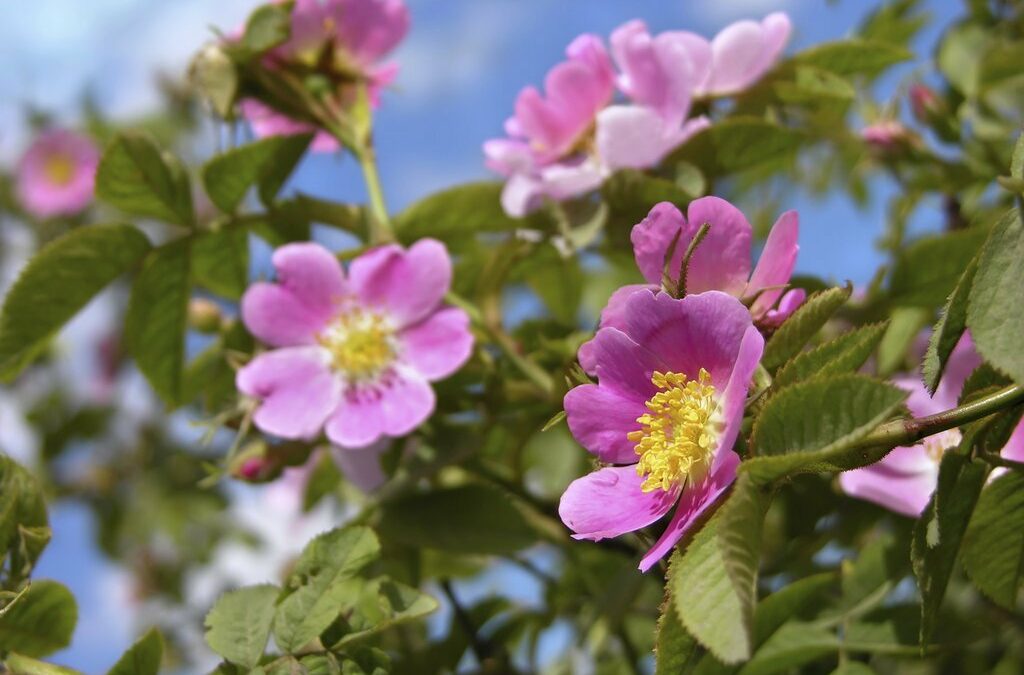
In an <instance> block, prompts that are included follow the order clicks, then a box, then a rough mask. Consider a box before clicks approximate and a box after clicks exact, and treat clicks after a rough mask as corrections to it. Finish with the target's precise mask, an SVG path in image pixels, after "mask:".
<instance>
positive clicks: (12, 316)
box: [0, 225, 149, 380]
mask: <svg viewBox="0 0 1024 675" xmlns="http://www.w3.org/2000/svg"><path fill="white" fill-rule="evenodd" d="M147 251H149V241H148V240H147V239H146V237H145V235H143V234H142V233H141V232H139V231H138V230H137V229H135V228H134V227H132V226H130V225H89V226H87V227H82V228H80V229H77V230H72V231H71V232H70V233H68V234H66V235H64V236H63V237H61V238H60V239H56V240H54V241H52V242H50V243H49V244H47V245H46V246H45V247H44V248H43V249H42V250H41V251H40V252H39V253H38V254H37V255H36V256H35V257H33V258H32V259H31V260H30V261H29V263H28V264H27V265H26V266H25V268H24V269H23V270H22V272H21V275H20V276H19V277H18V280H17V281H16V282H15V283H14V285H13V286H12V287H11V289H10V291H9V292H8V293H7V296H6V297H5V298H4V304H3V310H0V379H5V380H6V379H10V378H12V377H14V376H15V375H17V374H18V373H19V372H21V370H22V369H23V368H24V367H25V366H26V365H28V364H29V363H30V362H31V361H32V359H33V358H35V357H36V356H37V355H38V354H39V352H40V350H42V349H43V348H44V347H45V346H46V345H47V343H48V341H49V340H50V338H52V337H53V336H54V334H55V333H56V332H57V331H58V330H59V329H60V327H61V326H63V325H64V324H65V323H66V322H67V321H68V320H69V319H71V317H73V316H74V315H75V314H76V313H77V312H78V310H80V309H81V308H82V307H84V306H85V305H86V303H88V302H89V300H91V299H92V297H93V296H94V295H96V294H97V293H99V292H100V291H101V290H103V288H104V287H106V285H107V284H109V283H110V282H111V281H113V280H114V279H116V278H117V277H119V276H121V275H122V274H124V273H125V272H126V271H128V270H129V269H131V268H132V267H133V266H134V265H135V264H136V263H138V261H139V260H140V259H142V257H143V256H144V255H145V254H146V252H147Z"/></svg>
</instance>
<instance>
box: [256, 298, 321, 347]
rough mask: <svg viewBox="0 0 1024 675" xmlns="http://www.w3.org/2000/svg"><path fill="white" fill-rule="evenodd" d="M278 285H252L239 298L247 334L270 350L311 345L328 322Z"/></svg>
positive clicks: (319, 313)
mask: <svg viewBox="0 0 1024 675" xmlns="http://www.w3.org/2000/svg"><path fill="white" fill-rule="evenodd" d="M329 319H330V316H329V315H328V314H325V313H323V312H316V311H314V310H312V309H310V308H309V307H306V306H305V305H303V304H302V303H301V302H299V301H298V300H297V299H296V298H295V296H294V295H293V294H291V293H289V292H288V291H287V290H285V289H284V288H282V287H281V286H278V285H277V284H267V283H262V282H259V283H255V284H253V285H252V286H250V287H249V289H248V290H247V291H246V292H245V295H244V296H242V320H243V321H244V322H245V326H246V328H248V329H249V332H250V333H252V334H253V335H255V336H256V337H257V338H259V339H260V340H261V341H262V342H264V343H266V344H268V345H271V346H272V347H291V346H294V345H310V344H313V343H314V342H316V335H317V333H319V332H320V331H321V330H322V329H323V327H324V325H325V324H326V323H327V321H328V320H329Z"/></svg>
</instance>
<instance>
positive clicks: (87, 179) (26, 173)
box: [16, 129, 100, 218]
mask: <svg viewBox="0 0 1024 675" xmlns="http://www.w3.org/2000/svg"><path fill="white" fill-rule="evenodd" d="M99 161H100V153H99V150H98V149H97V148H96V145H95V144H94V143H93V142H92V141H91V140H90V139H89V138H87V137H85V136H83V135H81V134H76V133H74V132H73V131H67V130H64V129H54V130H51V131H47V132H44V133H43V134H41V135H40V136H39V137H38V138H36V140H35V141H34V142H33V143H32V145H31V146H30V147H29V149H28V150H27V151H26V152H25V154H24V156H22V158H21V161H20V162H19V163H18V168H17V187H16V190H17V195H18V201H19V202H21V205H22V207H23V208H24V209H25V210H26V211H28V212H29V213H30V214H32V215H33V216H35V217H36V218H53V217H56V216H73V215H75V214H76V213H80V212H81V211H82V210H84V209H85V207H87V206H88V205H89V203H90V202H91V201H92V194H93V186H94V184H95V180H96V166H97V165H98V164H99Z"/></svg>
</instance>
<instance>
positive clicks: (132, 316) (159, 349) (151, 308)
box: [124, 238, 191, 406]
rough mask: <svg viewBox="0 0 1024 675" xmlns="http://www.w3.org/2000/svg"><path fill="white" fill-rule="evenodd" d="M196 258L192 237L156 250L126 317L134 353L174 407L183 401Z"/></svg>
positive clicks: (137, 284) (128, 340)
mask: <svg viewBox="0 0 1024 675" xmlns="http://www.w3.org/2000/svg"><path fill="white" fill-rule="evenodd" d="M190 258H191V240H190V239H188V238H182V239H178V240H177V241H173V242H171V243H170V244H165V245H164V246H161V247H160V248H158V249H155V250H154V251H153V252H152V253H150V255H149V257H147V258H146V261H145V263H144V264H143V267H142V271H141V272H139V276H138V278H137V279H136V280H135V284H134V285H133V286H132V294H131V298H130V299H129V302H128V313H127V315H126V316H125V327H124V336H125V341H126V343H127V346H128V350H129V352H130V353H131V354H132V356H134V357H135V362H136V364H137V365H138V367H139V370H141V371H142V374H143V375H145V376H146V379H147V380H149V383H150V385H152V387H153V389H154V390H155V391H156V393H157V394H159V395H160V398H162V399H163V400H164V402H165V403H167V404H168V405H171V406H174V405H177V404H179V403H180V402H181V392H182V388H183V377H182V370H183V368H184V365H185V331H186V327H187V321H188V300H189V295H190V294H191V284H190V278H189V267H190Z"/></svg>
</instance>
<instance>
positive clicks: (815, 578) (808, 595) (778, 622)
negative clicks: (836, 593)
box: [754, 572, 838, 645]
mask: <svg viewBox="0 0 1024 675" xmlns="http://www.w3.org/2000/svg"><path fill="white" fill-rule="evenodd" d="M837 580H838V577H837V575H836V574H835V573H833V572H821V573H819V574H812V575H811V576H809V577H805V578H803V579H798V580H797V581H794V582H793V583H791V584H789V585H788V586H784V587H782V588H781V589H779V590H777V591H775V592H774V593H772V594H771V595H769V596H768V597H767V598H765V599H764V600H762V601H761V602H759V603H758V605H757V611H756V612H755V613H754V644H755V645H761V644H763V643H764V642H765V640H767V639H768V638H769V637H770V636H771V635H773V634H774V633H775V631H777V630H778V629H779V628H781V627H782V625H783V624H785V623H786V622H787V621H789V620H790V619H791V618H793V617H794V616H795V615H797V614H799V613H800V612H802V611H803V610H804V609H806V608H807V607H810V606H812V605H813V604H815V603H820V602H821V601H822V599H823V596H824V595H825V594H826V593H828V592H829V591H831V590H833V589H834V588H835V587H836V585H837V584H836V582H837Z"/></svg>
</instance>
